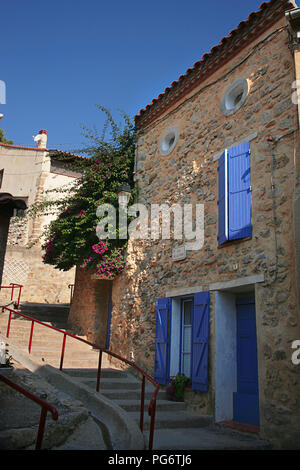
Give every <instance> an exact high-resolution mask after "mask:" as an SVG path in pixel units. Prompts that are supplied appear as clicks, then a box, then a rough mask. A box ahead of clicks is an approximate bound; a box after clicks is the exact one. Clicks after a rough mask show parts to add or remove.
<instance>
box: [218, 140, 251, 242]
mask: <svg viewBox="0 0 300 470" xmlns="http://www.w3.org/2000/svg"><path fill="white" fill-rule="evenodd" d="M218 173H219V200H218V210H219V232H218V243H219V245H223V244H224V243H226V242H228V241H232V240H238V239H242V238H248V237H251V235H252V224H251V184H250V145H249V142H247V143H244V144H240V145H236V146H235V147H231V148H228V149H225V150H224V152H223V154H222V155H221V157H220V159H219V165H218Z"/></svg>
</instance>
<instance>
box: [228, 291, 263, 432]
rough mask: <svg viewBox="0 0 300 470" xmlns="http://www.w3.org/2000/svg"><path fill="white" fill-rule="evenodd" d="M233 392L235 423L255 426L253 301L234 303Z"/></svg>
mask: <svg viewBox="0 0 300 470" xmlns="http://www.w3.org/2000/svg"><path fill="white" fill-rule="evenodd" d="M236 307H237V310H236V311H237V391H236V392H235V393H234V394H233V417H234V420H235V421H239V422H241V423H249V424H255V425H259V396H258V368H257V342H256V320H255V299H254V297H251V298H244V299H239V300H238V301H237V306H236Z"/></svg>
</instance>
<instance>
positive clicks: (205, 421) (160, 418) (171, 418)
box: [128, 408, 213, 430]
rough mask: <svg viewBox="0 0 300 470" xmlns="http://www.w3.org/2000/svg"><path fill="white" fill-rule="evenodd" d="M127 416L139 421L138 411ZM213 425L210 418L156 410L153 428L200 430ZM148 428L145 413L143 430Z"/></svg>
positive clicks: (185, 412)
mask: <svg viewBox="0 0 300 470" xmlns="http://www.w3.org/2000/svg"><path fill="white" fill-rule="evenodd" d="M128 415H129V416H130V417H131V418H132V419H134V420H135V421H136V422H137V423H138V422H139V419H140V414H139V412H138V411H129V412H128ZM212 423H213V418H212V416H206V415H194V414H191V413H190V412H188V411H184V410H179V411H175V410H172V411H164V410H161V409H159V408H158V409H157V410H156V414H155V428H156V429H163V428H166V429H167V428H170V429H173V428H184V429H185V428H202V427H206V426H210V425H211V424H212ZM149 428H150V416H149V415H148V413H145V416H144V429H145V430H148V429H149Z"/></svg>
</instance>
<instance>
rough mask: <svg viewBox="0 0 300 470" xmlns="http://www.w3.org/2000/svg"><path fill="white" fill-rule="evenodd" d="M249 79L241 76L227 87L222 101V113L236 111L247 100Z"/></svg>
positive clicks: (226, 113)
mask: <svg viewBox="0 0 300 470" xmlns="http://www.w3.org/2000/svg"><path fill="white" fill-rule="evenodd" d="M248 91H249V85H248V80H246V79H245V78H239V79H238V80H235V82H233V83H232V84H231V85H230V87H228V88H227V90H226V92H225V95H224V96H223V99H222V103H221V110H222V113H223V114H225V115H226V116H228V115H230V114H233V113H235V112H236V111H237V110H238V109H239V108H240V107H241V106H242V105H243V104H244V103H245V101H246V98H247V96H248Z"/></svg>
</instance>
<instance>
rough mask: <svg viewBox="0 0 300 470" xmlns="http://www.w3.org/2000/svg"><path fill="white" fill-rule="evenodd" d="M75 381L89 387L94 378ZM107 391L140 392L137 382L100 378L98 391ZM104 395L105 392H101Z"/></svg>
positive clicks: (125, 379)
mask: <svg viewBox="0 0 300 470" xmlns="http://www.w3.org/2000/svg"><path fill="white" fill-rule="evenodd" d="M77 380H78V381H79V382H82V383H83V384H85V385H87V386H90V385H91V384H93V382H94V378H90V379H87V378H83V379H81V378H78V377H77ZM107 389H114V390H120V389H121V390H128V391H129V390H140V389H141V385H140V384H139V383H138V382H135V381H131V380H129V379H127V378H124V379H121V378H105V377H102V378H101V380H100V390H101V391H102V390H107ZM103 394H105V392H103Z"/></svg>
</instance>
